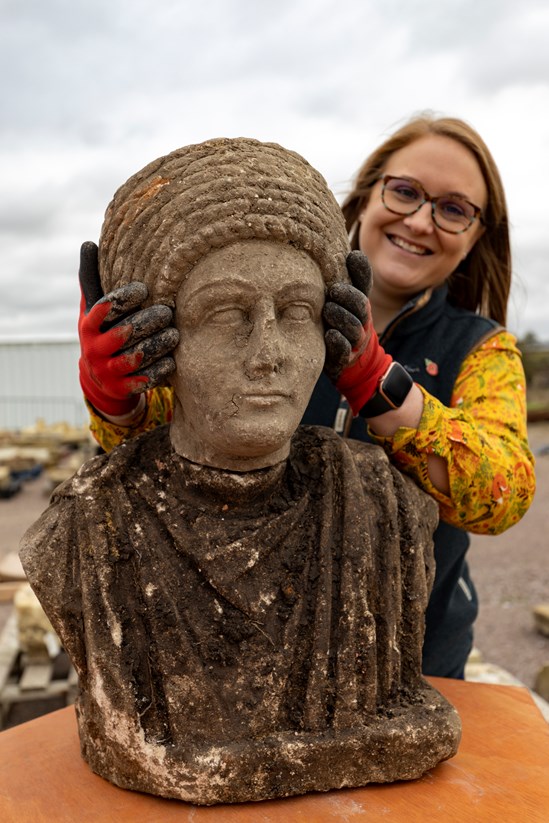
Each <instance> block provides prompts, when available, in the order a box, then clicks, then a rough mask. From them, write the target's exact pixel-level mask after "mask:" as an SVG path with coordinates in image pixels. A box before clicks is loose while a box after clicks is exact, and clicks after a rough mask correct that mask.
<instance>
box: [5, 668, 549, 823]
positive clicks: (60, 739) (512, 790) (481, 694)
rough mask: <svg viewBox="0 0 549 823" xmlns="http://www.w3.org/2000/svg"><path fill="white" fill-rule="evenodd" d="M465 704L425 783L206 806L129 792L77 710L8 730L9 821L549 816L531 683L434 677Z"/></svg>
mask: <svg viewBox="0 0 549 823" xmlns="http://www.w3.org/2000/svg"><path fill="white" fill-rule="evenodd" d="M431 682H432V683H433V685H434V686H436V688H438V689H439V690H440V691H441V692H442V693H443V694H444V695H446V697H447V698H448V699H449V700H450V701H451V702H452V703H453V704H454V705H455V706H456V708H457V709H458V711H459V713H460V715H461V719H462V723H463V739H462V742H461V745H460V749H459V752H458V754H457V755H456V757H454V758H453V759H452V760H450V761H447V762H445V763H441V764H440V765H439V766H438V767H437V768H436V769H434V770H432V771H431V772H429V773H428V774H426V775H424V776H423V777H422V778H421V779H420V780H416V781H412V782H403V783H393V784H390V785H370V786H366V787H365V788H363V789H342V790H340V791H333V792H328V793H325V794H310V795H306V796H304V797H295V798H288V799H286V800H276V801H264V802H262V803H245V804H240V805H236V806H212V807H208V808H206V807H198V806H191V805H188V804H186V803H181V802H179V801H175V800H164V799H161V798H156V797H151V796H149V795H144V794H138V793H135V792H129V791H124V790H122V789H118V788H116V787H115V786H112V785H111V784H110V783H108V782H107V781H105V780H103V779H102V778H100V777H97V776H96V775H94V774H93V773H92V772H91V771H90V769H89V768H88V767H87V765H86V764H85V763H84V761H83V760H82V759H81V757H80V749H79V743H78V734H77V730H76V720H75V717H74V709H73V707H72V706H71V707H68V708H66V709H61V710H60V711H57V712H52V713H51V714H48V715H44V716H43V717H40V718H38V719H37V720H32V721H30V722H29V723H24V724H22V725H21V726H17V727H15V728H13V729H8V730H7V731H4V732H1V733H0V820H1V821H2V823H88V821H105V823H110V821H112V823H126V821H127V823H171V821H178V823H213V822H214V821H215V823H326V822H327V821H344V823H363V822H364V823H366V821H376V823H379V821H383V820H391V821H405V822H406V823H416V821H417V823H425V821H435V820H438V819H440V818H442V817H444V818H445V819H449V820H459V821H472V822H473V821H474V823H479V821H480V822H482V821H504V823H514V822H515V821H516V823H537V821H539V823H547V821H549V725H548V724H547V723H546V722H545V720H544V719H543V717H542V716H541V714H540V712H539V710H538V708H537V707H536V705H535V703H534V702H533V701H532V699H531V697H530V695H529V693H528V691H527V689H524V688H520V687H516V686H495V685H487V684H483V683H464V682H461V681H456V680H443V679H439V678H431Z"/></svg>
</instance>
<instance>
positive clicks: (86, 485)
mask: <svg viewBox="0 0 549 823" xmlns="http://www.w3.org/2000/svg"><path fill="white" fill-rule="evenodd" d="M360 489H362V491H361V492H360V491H359V490H360ZM435 522H436V506H435V504H434V503H433V502H432V501H431V500H430V499H429V498H427V497H426V496H425V495H424V494H423V493H421V492H419V491H418V490H417V489H416V487H415V486H413V484H412V483H411V482H410V481H408V480H406V479H404V478H403V477H402V476H401V475H399V474H398V473H397V472H396V471H395V470H394V469H392V468H391V467H390V464H389V462H388V460H387V458H386V457H385V455H384V454H383V452H382V451H381V450H380V449H378V448H377V447H372V446H367V445H364V444H359V443H352V442H347V443H346V442H345V441H342V440H341V439H339V438H338V437H337V435H335V434H333V433H332V432H331V431H329V430H323V429H315V428H311V429H300V431H299V434H298V435H296V436H295V437H294V440H293V445H292V452H291V457H290V460H289V462H288V463H287V464H284V463H283V464H281V465H277V466H274V467H271V468H269V469H266V470H262V471H259V472H248V473H246V474H244V475H240V476H239V478H238V479H237V476H235V475H234V474H233V473H231V472H219V471H217V470H212V469H208V468H205V467H198V466H196V465H195V464H190V463H188V462H187V461H184V460H183V459H182V458H180V457H179V456H178V455H176V454H175V453H174V452H173V450H172V449H171V447H170V445H169V438H168V433H167V431H166V429H165V428H164V429H159V430H157V431H155V432H153V433H150V434H147V435H144V436H142V437H140V438H137V439H135V440H134V441H132V442H130V443H127V444H125V445H123V446H121V447H119V448H118V449H116V450H115V451H114V452H113V453H112V454H111V455H110V456H109V457H107V456H105V457H100V458H96V459H95V460H93V461H91V462H90V463H88V464H86V465H85V466H84V467H83V469H81V470H80V472H79V473H78V474H77V475H76V477H75V478H74V479H73V480H72V481H69V482H68V483H67V484H64V486H62V487H61V488H60V490H59V491H58V492H57V493H56V495H55V497H54V500H53V504H52V506H51V507H50V508H49V509H48V510H47V511H46V513H45V514H44V515H43V517H42V518H41V520H40V521H38V523H37V524H35V526H33V527H32V528H31V529H30V531H29V532H28V533H27V535H26V537H25V538H24V540H23V543H22V552H21V555H22V559H23V562H24V565H25V568H26V570H27V574H28V576H29V579H30V580H31V582H32V584H33V587H34V588H35V590H36V592H37V594H38V596H39V598H40V599H41V601H42V603H43V605H44V608H45V610H46V612H47V614H48V615H49V617H50V619H51V620H52V623H53V624H54V626H55V628H56V630H57V631H58V633H59V635H60V637H61V639H62V641H63V644H64V646H65V648H66V649H67V651H68V652H69V654H70V656H71V658H72V660H73V662H74V664H75V666H76V668H77V671H78V674H79V678H80V684H81V689H82V694H81V696H80V698H79V700H78V704H77V710H78V719H79V725H80V732H81V744H82V751H83V755H84V757H85V759H86V760H87V761H88V762H89V763H90V765H91V766H92V768H93V769H94V770H95V771H97V772H98V773H99V774H101V775H103V776H105V777H107V778H108V779H110V780H111V781H113V782H114V783H116V784H118V785H120V786H124V787H128V788H133V789H138V790H141V791H146V792H151V793H156V794H162V795H167V796H171V797H179V798H181V799H184V800H189V801H192V802H195V803H203V804H211V803H216V802H241V801H245V800H259V799H262V798H267V797H277V796H286V795H291V794H298V793H303V792H307V791H312V790H326V789H331V788H335V787H341V786H349V785H350V786H354V785H364V784H365V783H368V782H370V781H381V782H384V781H392V780H397V779H409V778H414V777H418V776H420V775H421V774H423V773H424V772H425V771H427V770H428V769H430V768H432V767H433V766H434V765H436V763H438V762H439V761H440V760H442V759H444V758H447V757H449V756H451V755H453V754H454V753H455V751H456V749H457V744H458V741H459V736H460V723H459V718H458V717H457V714H456V713H455V711H454V710H453V708H452V707H450V706H449V704H447V703H446V701H445V700H444V699H443V698H442V697H441V696H440V695H439V694H438V693H437V692H435V691H434V690H433V689H432V688H430V687H429V686H428V685H427V684H426V683H425V682H424V681H423V680H422V678H421V676H420V665H421V645H422V631H423V612H424V609H425V606H426V603H427V597H428V588H429V586H430V582H431V580H432V574H433V561H432V553H431V552H432V546H431V532H432V529H433V526H434V524H435Z"/></svg>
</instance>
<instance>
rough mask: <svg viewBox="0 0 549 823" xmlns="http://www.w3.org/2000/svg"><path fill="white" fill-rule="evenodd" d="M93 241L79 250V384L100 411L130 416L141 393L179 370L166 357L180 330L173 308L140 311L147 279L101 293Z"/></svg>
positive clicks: (173, 362) (112, 414) (113, 414)
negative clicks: (171, 326)
mask: <svg viewBox="0 0 549 823" xmlns="http://www.w3.org/2000/svg"><path fill="white" fill-rule="evenodd" d="M97 251H98V249H97V246H96V244H95V243H91V242H87V243H83V245H82V247H81V249H80V270H79V279H80V288H81V292H82V299H81V301H80V317H79V320H78V335H79V337H80V350H81V357H80V362H79V371H80V385H81V386H82V390H83V392H84V395H85V397H86V398H87V399H88V400H89V402H90V403H92V404H93V406H94V407H95V408H96V409H97V411H99V412H103V413H104V414H107V415H110V416H122V415H128V414H130V413H131V412H132V411H133V410H134V409H135V408H136V406H137V404H138V402H139V393H140V392H143V391H145V390H146V389H149V388H152V387H153V386H156V385H158V384H159V383H160V382H162V381H163V380H164V378H165V377H167V376H168V375H169V374H171V372H172V371H173V370H174V369H175V361H174V360H173V358H172V357H168V356H166V355H167V354H168V353H169V352H171V351H172V350H173V348H174V347H175V346H176V345H177V342H178V340H179V332H178V331H177V329H174V328H170V323H171V321H172V310H171V309H170V307H169V306H163V305H157V306H150V307H149V308H146V309H141V310H139V307H140V306H141V304H142V303H143V301H144V300H145V298H146V297H147V287H146V286H145V284H144V283H137V282H136V283H129V284H127V285H126V286H121V287H120V288H118V289H115V290H114V291H112V292H110V293H109V294H107V295H105V296H103V290H102V288H101V282H100V280H99V270H98V263H97Z"/></svg>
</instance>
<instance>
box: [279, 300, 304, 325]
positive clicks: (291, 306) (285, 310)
mask: <svg viewBox="0 0 549 823" xmlns="http://www.w3.org/2000/svg"><path fill="white" fill-rule="evenodd" d="M279 316H280V318H281V319H282V320H287V321H289V322H291V323H304V322H306V321H307V320H310V319H311V317H312V310H311V306H310V305H309V304H308V303H287V304H286V305H285V306H282V307H281V308H280V309H279Z"/></svg>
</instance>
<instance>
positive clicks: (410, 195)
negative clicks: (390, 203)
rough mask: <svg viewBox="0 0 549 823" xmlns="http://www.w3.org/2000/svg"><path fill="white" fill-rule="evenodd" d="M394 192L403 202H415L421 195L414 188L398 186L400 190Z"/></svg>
mask: <svg viewBox="0 0 549 823" xmlns="http://www.w3.org/2000/svg"><path fill="white" fill-rule="evenodd" d="M394 192H395V194H396V195H398V197H400V198H401V199H402V200H411V201H414V200H418V199H419V193H418V191H417V189H414V187H413V186H398V188H396V189H394Z"/></svg>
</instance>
